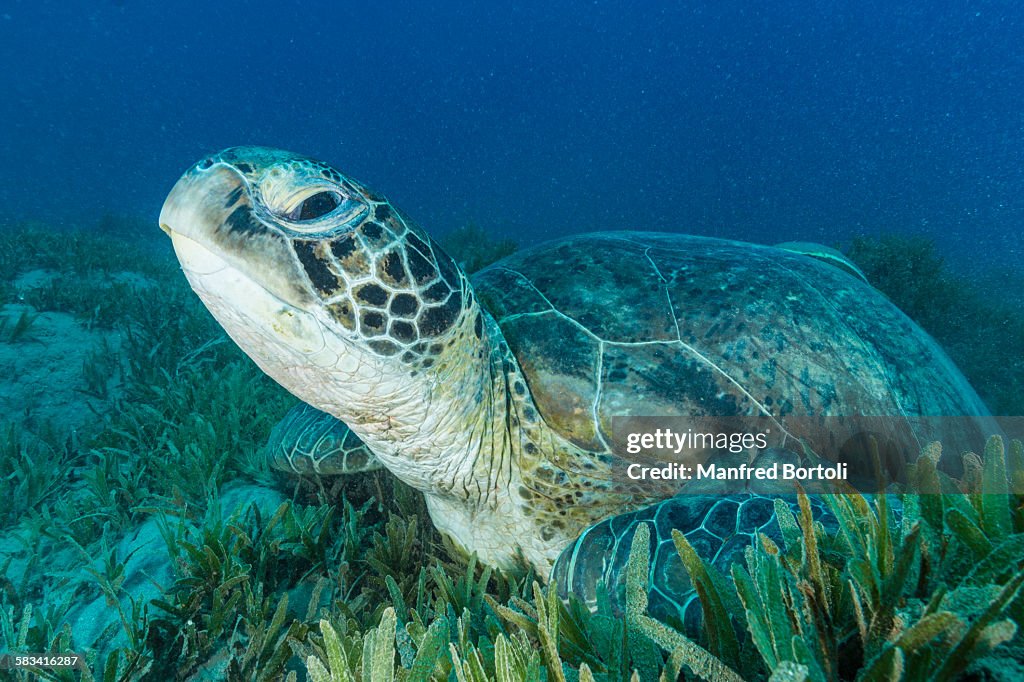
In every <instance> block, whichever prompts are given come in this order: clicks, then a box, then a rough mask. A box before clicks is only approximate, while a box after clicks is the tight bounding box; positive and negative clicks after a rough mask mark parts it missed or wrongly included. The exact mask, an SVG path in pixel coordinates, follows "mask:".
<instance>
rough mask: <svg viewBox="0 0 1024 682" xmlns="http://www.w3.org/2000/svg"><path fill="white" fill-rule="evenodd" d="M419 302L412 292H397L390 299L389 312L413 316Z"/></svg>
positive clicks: (399, 315)
mask: <svg viewBox="0 0 1024 682" xmlns="http://www.w3.org/2000/svg"><path fill="white" fill-rule="evenodd" d="M419 309H420V304H419V302H418V301H417V300H416V297H415V296H413V295H412V294H398V295H396V296H395V297H394V298H393V299H391V308H390V310H391V314H392V315H397V316H398V317H414V316H415V315H416V311H418V310H419Z"/></svg>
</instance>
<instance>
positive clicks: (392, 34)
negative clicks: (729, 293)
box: [0, 0, 1024, 264]
mask: <svg viewBox="0 0 1024 682" xmlns="http://www.w3.org/2000/svg"><path fill="white" fill-rule="evenodd" d="M657 4H658V3H647V2H642V3H641V2H636V3H629V2H586V3H583V2H579V3H550V2H537V3H532V2H531V3H514V5H512V6H506V4H505V3H503V2H492V3H475V5H477V6H474V4H473V3H462V2H457V1H455V0H445V1H443V2H433V3H430V2H382V3H358V4H357V3H337V4H335V3H327V2H323V3H306V4H304V5H303V6H302V7H301V8H300V9H296V8H295V7H292V5H291V3H284V2H275V3H270V2H223V3H221V2H218V3H207V2H177V3H158V2H133V1H131V0H125V1H124V2H120V3H111V2H107V3H97V2H84V1H78V0H55V1H51V2H29V1H26V2H2V3H0V161H2V165H0V217H2V218H8V219H10V218H29V219H44V220H54V221H56V220H63V221H78V222H85V223H91V222H94V221H95V220H97V219H98V218H99V215H100V214H102V213H103V212H105V211H113V212H117V213H129V214H141V215H145V216H147V217H149V218H151V219H154V220H155V217H156V215H157V214H158V212H159V208H160V204H161V202H162V200H163V197H164V195H165V194H166V192H167V190H168V189H169V188H170V186H171V185H172V184H173V182H174V181H175V179H176V177H177V175H178V174H179V173H180V172H181V171H182V170H184V169H185V168H186V167H187V166H188V165H190V164H191V163H192V162H194V161H195V160H197V159H198V158H199V157H200V156H201V155H203V154H204V153H206V152H209V151H212V150H216V149H219V148H221V147H225V146H229V145H235V144H268V145H276V146H281V147H286V148H291V149H294V150H297V151H302V152H306V153H309V154H311V155H314V156H319V157H322V158H324V159H326V160H328V161H331V162H333V163H334V164H335V165H336V166H338V167H339V168H341V169H342V170H344V171H346V172H348V173H350V174H352V175H353V176H355V177H357V178H359V179H361V180H363V181H364V182H366V183H368V184H370V185H371V186H374V187H376V188H377V189H379V190H380V191H382V192H384V193H386V194H388V195H389V196H390V197H391V198H392V199H393V200H395V201H396V203H398V204H399V205H400V206H402V207H403V208H404V209H405V210H406V211H407V212H408V213H410V214H411V215H412V216H413V217H414V218H416V219H417V220H418V221H419V222H420V223H422V224H423V225H424V226H426V227H427V228H428V229H433V230H435V231H444V230H446V229H450V228H451V227H454V226H456V225H459V224H462V223H464V222H466V221H468V220H475V221H477V222H478V223H480V224H482V225H484V226H486V227H488V228H491V229H493V230H500V231H502V232H508V233H510V234H512V235H514V236H516V237H518V238H519V239H521V240H523V241H533V240H535V239H540V238H542V237H543V236H545V235H548V234H558V233H565V232H574V231H584V230H592V229H609V228H614V229H621V228H631V229H632V228H640V229H670V230H683V231H689V232H697V233H703V234H713V235H721V236H730V237H740V238H746V239H752V240H755V241H763V242H774V241H779V240H783V239H794V238H801V239H812V240H818V241H824V242H829V243H832V242H837V241H842V240H844V239H848V238H849V237H851V236H852V235H856V234H866V233H877V232H880V231H892V230H897V231H904V232H920V233H927V234H931V235H934V236H935V237H936V239H937V240H939V241H940V242H941V243H942V244H943V246H944V248H945V249H946V250H947V251H948V252H950V253H955V254H957V255H959V256H960V258H959V260H961V261H963V262H974V263H975V264H978V263H984V264H988V263H992V262H996V261H998V262H1002V263H1010V262H1014V261H1015V260H1017V259H1019V258H1020V257H1021V254H1022V241H1024V237H1022V231H1024V163H1022V162H1024V48H1022V45H1024V8H1022V6H1021V4H1020V3H1019V2H932V1H930V0H918V1H917V2H915V3H908V2H893V1H891V0H872V1H869V2H856V3H851V2H806V1H804V2H795V1H793V0H790V1H789V2H779V3H771V4H772V5H773V7H772V8H771V9H766V8H756V7H754V5H755V3H751V2H747V1H745V0H742V1H735V0H733V1H725V2H722V1H714V2H700V3H680V4H678V5H676V4H675V3H673V6H672V7H666V8H665V9H659V8H656V7H655V5H657ZM665 4H666V5H668V4H669V3H665ZM757 4H761V3H757ZM552 5H553V6H552ZM154 229H155V227H154Z"/></svg>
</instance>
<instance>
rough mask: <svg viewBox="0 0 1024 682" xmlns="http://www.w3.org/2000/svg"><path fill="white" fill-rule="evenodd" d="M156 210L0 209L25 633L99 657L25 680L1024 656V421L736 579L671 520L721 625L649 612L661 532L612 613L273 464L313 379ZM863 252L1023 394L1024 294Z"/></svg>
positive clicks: (11, 581)
mask: <svg viewBox="0 0 1024 682" xmlns="http://www.w3.org/2000/svg"><path fill="white" fill-rule="evenodd" d="M150 233H157V231H156V229H155V227H152V226H149V225H145V224H139V223H138V222H136V221H133V220H131V219H127V218H123V217H117V216H107V217H106V218H104V219H103V220H102V221H101V223H100V225H98V226H91V227H89V228H88V229H81V230H64V231H62V232H60V233H59V235H58V237H59V238H55V233H54V231H53V229H52V228H51V227H49V226H46V225H8V226H5V227H3V229H2V230H0V295H2V302H3V308H2V311H0V363H2V365H0V370H2V371H3V373H4V379H3V390H2V391H0V405H2V409H3V412H2V413H0V414H2V419H3V424H2V425H0V500H3V502H2V504H0V647H2V650H3V652H5V653H14V652H36V653H38V652H77V653H79V654H82V655H83V656H84V665H83V666H82V667H81V668H79V669H77V670H73V671H72V670H49V669H34V668H20V669H12V670H4V671H0V675H4V676H6V678H5V679H12V680H35V679H44V680H78V679H82V680H105V681H111V682H113V681H116V680H190V681H192V680H194V681H199V680H268V681H269V680H280V679H288V680H312V681H315V682H321V681H327V680H330V681H342V680H344V681H361V682H386V681H391V680H454V681H457V682H470V681H474V682H475V681H478V680H480V681H482V680H500V681H502V682H512V681H514V680H552V681H562V680H564V681H567V682H575V681H577V680H579V681H581V682H586V681H588V680H605V681H609V682H611V681H618V680H622V681H623V682H625V681H630V680H640V681H643V682H646V681H654V680H676V679H686V680H689V679H703V680H715V681H718V680H777V681H787V682H790V681H792V682H799V681H801V680H812V681H815V682H819V681H820V682H826V681H828V682H831V681H838V680H897V679H902V680H957V679H967V680H1014V679H1024V644H1022V639H1021V634H1020V627H1021V624H1022V621H1024V594H1022V585H1024V507H1022V504H1024V446H1022V444H1021V442H1019V441H1017V440H1012V439H1010V438H1006V439H1004V438H1000V437H993V438H992V439H990V440H989V441H988V444H987V446H986V447H985V448H984V450H983V451H981V452H978V453H968V454H966V455H964V458H963V463H964V467H963V469H964V475H963V476H962V477H961V478H959V479H952V478H950V477H948V476H947V475H946V474H944V473H942V472H941V471H939V470H938V469H937V467H936V463H937V462H938V460H939V456H940V454H941V444H932V445H929V446H928V447H927V448H925V449H924V451H923V452H921V453H919V456H917V457H916V462H915V463H914V464H913V465H912V466H911V467H910V471H909V476H908V481H907V484H906V486H905V487H903V488H902V489H900V490H897V491H894V493H893V494H891V495H880V496H862V495H860V494H857V493H852V492H850V493H844V494H835V495H824V496H822V500H821V501H822V502H823V503H824V505H825V506H826V507H827V508H828V510H829V511H830V512H831V514H832V516H834V518H835V527H834V528H831V529H830V530H829V531H828V532H826V529H825V527H824V526H823V525H822V523H820V521H818V520H816V519H815V518H814V517H813V516H812V514H811V505H810V503H809V500H808V498H806V497H801V498H800V500H799V505H798V509H799V511H798V512H796V513H795V512H794V511H792V510H791V508H790V507H789V506H788V505H786V504H783V503H781V502H780V503H778V504H777V505H776V513H777V514H778V518H779V525H780V528H781V531H782V542H775V541H772V540H770V539H768V538H766V537H762V538H761V539H760V542H758V543H755V545H754V546H752V547H750V548H748V549H747V551H746V554H745V557H744V561H743V562H740V563H736V564H734V565H733V566H732V567H731V570H730V571H728V572H721V571H718V570H717V569H715V568H714V567H713V566H710V565H709V564H708V563H706V562H705V561H704V560H703V558H702V557H701V556H700V555H699V554H698V552H697V551H696V550H695V549H694V548H693V547H692V546H690V545H689V544H688V543H687V541H686V539H685V538H684V537H683V536H682V535H681V534H675V536H674V540H675V548H676V551H677V553H678V558H679V562H680V564H681V570H684V571H685V572H686V573H687V574H688V575H689V578H690V580H691V582H692V583H693V584H694V586H695V587H696V589H697V592H698V595H699V599H700V602H701V606H702V612H703V621H702V624H701V627H700V629H699V631H696V632H684V631H682V630H681V629H677V628H676V627H673V624H666V623H663V622H660V621H658V620H655V619H654V618H652V617H651V616H650V615H649V613H648V609H647V599H648V595H647V586H648V571H649V566H648V561H649V560H648V557H649V552H650V547H649V545H650V537H649V533H648V531H647V529H646V527H644V526H641V527H640V529H639V530H638V531H637V532H636V534H635V536H634V537H633V539H632V545H631V551H630V557H629V563H628V579H627V581H626V585H625V595H624V598H622V599H621V600H619V603H623V604H625V607H624V609H622V610H617V609H615V608H613V606H612V603H613V600H612V599H611V598H610V597H609V595H607V594H606V593H604V592H602V591H601V590H599V591H598V603H597V608H596V610H591V609H590V608H587V607H586V606H585V605H583V604H582V603H580V602H579V601H577V600H575V599H570V600H569V601H568V602H565V601H563V600H561V599H560V598H558V596H557V586H555V585H551V584H544V583H543V582H542V581H540V580H539V579H538V578H537V576H535V575H533V574H532V573H530V572H529V571H526V570H523V571H520V572H513V573H509V574H506V573H502V572H498V571H494V570H492V569H490V568H488V567H486V566H483V565H481V564H480V563H479V562H477V561H476V560H475V558H473V557H469V558H466V557H462V556H459V555H458V554H457V553H456V552H454V551H451V550H450V549H449V547H448V545H447V544H446V542H445V541H444V539H443V538H442V537H441V536H440V535H439V534H438V533H437V531H436V530H435V529H434V528H433V526H432V525H431V523H430V521H429V518H428V516H427V510H426V507H425V505H424V502H423V500H422V498H421V496H420V495H419V493H417V492H416V491H414V490H412V489H411V488H408V487H406V486H405V485H403V484H402V483H400V482H398V481H397V480H396V479H394V478H393V477H392V476H391V475H390V474H388V473H386V472H373V473H368V474H363V475H359V476H352V477H338V478H334V479H327V480H314V479H303V478H297V477H288V476H285V475H284V474H280V473H276V472H272V471H271V470H269V468H268V467H267V464H266V461H265V457H264V456H263V453H262V449H263V446H264V444H265V442H266V440H267V437H268V435H269V433H270V430H271V428H272V427H273V426H274V424H275V423H277V421H278V420H279V419H280V418H281V417H282V416H283V415H284V414H285V413H286V412H287V411H288V410H289V409H290V408H291V407H292V406H293V405H294V404H295V399H294V398H292V397H291V396H290V395H289V394H287V393H286V392H285V391H284V390H283V389H281V388H280V387H278V386H277V385H276V384H274V383H273V382H272V381H271V380H270V379H269V378H267V377H266V376H265V375H264V374H263V373H262V372H260V370H259V369H258V368H257V367H256V366H255V365H254V364H253V363H252V362H251V361H250V360H249V359H248V358H246V357H245V356H244V355H243V354H242V352H241V351H240V350H238V348H237V347H236V346H235V345H234V344H233V343H231V342H230V341H229V340H228V339H227V338H226V337H225V336H224V334H223V332H222V331H221V329H220V327H219V326H217V324H216V323H215V322H214V321H213V319H212V318H211V317H210V316H209V314H208V313H207V312H206V310H205V309H204V308H203V307H202V305H201V304H200V302H199V301H198V300H197V299H196V297H195V296H194V295H193V293H192V292H191V290H190V289H189V288H188V285H187V283H186V281H185V280H184V278H182V277H181V275H180V272H178V269H177V264H176V262H175V261H174V258H173V256H172V254H171V253H170V250H169V248H168V247H167V246H166V245H165V243H164V240H158V239H156V236H159V235H158V234H156V236H154V238H153V239H152V241H150V239H149V237H148V236H140V235H149V234H150ZM444 244H445V247H446V248H447V249H448V250H449V251H450V252H451V253H452V254H453V255H454V256H455V258H456V260H458V261H459V262H460V263H462V264H463V265H464V266H465V267H466V268H467V269H470V270H473V269H477V268H479V267H482V266H483V265H486V264H487V263H489V262H491V261H493V260H495V259H497V258H500V257H501V256H502V255H505V254H507V253H509V252H511V251H512V250H514V249H515V244H514V243H511V242H500V243H499V242H493V241H491V240H490V239H489V238H488V236H487V233H486V231H484V230H483V229H481V228H480V227H476V226H468V227H465V228H461V229H459V230H455V231H453V232H451V233H449V235H448V238H447V240H445V241H444ZM848 253H849V254H850V255H851V256H852V257H853V259H854V260H855V261H856V262H857V263H858V265H860V266H861V268H862V269H863V270H864V272H865V273H866V275H867V276H868V278H869V279H870V280H871V281H872V283H874V284H875V285H876V286H877V287H879V288H880V289H881V290H882V291H883V292H884V293H886V294H887V295H888V296H889V297H890V298H891V299H892V300H893V301H894V302H896V303H897V304H898V305H899V306H900V307H902V308H903V309H904V310H905V311H906V312H908V313H909V314H911V315H912V316H913V317H915V319H917V321H918V322H919V323H921V324H922V325H923V326H924V327H925V329H927V330H928V331H930V332H931V333H932V334H933V335H934V336H935V337H936V338H937V339H938V340H939V341H940V342H941V343H942V344H943V345H944V346H945V347H946V348H947V349H948V350H949V352H950V353H951V355H952V356H953V358H954V360H956V362H957V363H958V364H959V365H960V366H961V367H962V368H963V370H964V371H965V373H966V374H967V375H968V377H969V378H970V379H971V380H972V382H973V383H974V385H975V386H976V387H977V389H978V391H979V393H980V394H981V395H982V396H983V397H984V398H985V400H986V401H987V402H988V404H989V405H990V406H991V407H992V409H993V411H994V412H996V413H999V414H1016V415H1020V414H1024V385H1022V378H1024V368H1022V367H1021V363H1022V362H1024V311H1022V309H1021V308H1020V307H1019V306H1015V305H1014V304H1012V303H999V304H995V303H990V302H988V299H987V298H986V297H985V296H984V295H983V294H982V293H980V291H979V290H978V289H976V288H975V287H974V286H973V285H972V283H971V282H969V281H967V280H965V279H963V278H960V277H957V276H954V275H952V274H950V272H949V271H948V270H947V269H946V268H945V267H944V265H943V263H942V261H941V259H939V258H938V256H936V255H935V252H934V250H933V249H932V248H931V246H930V244H929V243H927V242H925V241H917V240H909V241H908V240H907V239H906V238H903V237H895V236H894V237H887V238H883V239H878V238H870V239H869V238H864V239H861V240H858V241H856V242H855V243H853V244H852V245H851V246H850V248H849V249H848ZM936 301H943V302H944V303H943V304H942V305H937V304H936ZM949 301H952V302H953V303H948V302H949Z"/></svg>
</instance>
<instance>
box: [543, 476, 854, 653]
mask: <svg viewBox="0 0 1024 682" xmlns="http://www.w3.org/2000/svg"><path fill="white" fill-rule="evenodd" d="M780 497H781V499H783V500H785V501H786V502H787V503H788V504H789V506H790V508H791V509H792V510H793V513H794V515H798V514H799V513H800V511H799V505H798V502H797V499H796V496H795V495H785V496H780ZM810 500H811V509H812V512H813V514H814V517H815V519H816V520H819V521H822V522H823V523H825V525H826V527H829V526H834V525H835V524H834V521H835V519H834V517H832V516H831V515H830V514H829V512H828V511H827V510H826V508H825V505H824V503H823V502H822V501H821V499H820V498H817V497H815V496H812V497H811V498H810ZM642 523H646V524H647V525H648V527H649V529H650V532H651V555H650V571H649V578H648V585H647V589H648V593H649V597H648V612H649V613H650V615H651V616H653V617H655V618H657V619H658V620H660V621H662V622H665V623H668V624H670V625H672V626H674V627H676V628H679V629H680V630H682V631H683V632H686V633H687V634H689V635H691V636H696V635H697V633H698V632H699V631H700V624H701V608H700V601H699V599H698V598H697V592H696V590H695V589H694V587H693V584H692V583H691V582H690V576H689V574H688V573H687V571H686V568H685V567H684V566H683V563H682V560H681V559H680V558H679V554H678V553H677V552H676V548H675V544H674V543H673V542H672V530H673V529H676V530H679V531H680V532H681V533H682V534H683V535H685V536H686V539H687V540H688V541H689V543H690V544H691V545H692V546H693V548H694V549H695V550H696V552H697V554H699V555H700V557H701V558H702V559H703V560H704V561H705V562H707V563H708V564H710V565H712V566H714V567H715V568H717V569H718V570H719V571H721V572H722V573H724V574H726V575H728V573H729V570H730V566H731V565H732V564H733V563H734V562H741V561H743V553H744V551H745V549H746V548H747V547H748V546H750V544H751V543H752V542H753V540H754V538H756V537H757V535H758V534H759V533H760V534H764V535H766V536H767V537H769V538H771V539H772V540H774V541H775V542H776V543H778V544H782V530H781V529H780V528H779V523H778V519H777V518H776V515H775V498H774V497H768V496H763V495H758V494H753V493H745V494H737V495H728V496H722V495H699V494H680V495H677V496H675V497H672V498H669V499H667V500H662V501H661V502H659V503H658V504H654V505H651V506H650V507H645V508H643V509H639V510H637V511H635V512H632V513H629V514H621V515H619V516H613V517H611V518H609V519H605V520H604V521H602V522H600V523H597V524H595V525H593V526H591V527H590V528H588V529H587V530H586V531H584V532H583V533H582V534H581V535H580V536H579V537H578V538H577V539H576V541H575V542H573V543H572V544H571V545H570V546H569V547H567V548H566V549H565V550H564V551H563V552H562V554H561V555H560V556H559V557H558V559H557V561H556V562H555V566H554V568H553V569H552V572H551V578H552V580H555V581H557V586H558V591H559V593H560V595H561V596H562V597H563V598H567V597H568V596H569V595H570V594H574V595H576V596H577V597H578V598H580V599H581V600H582V601H583V602H584V603H586V604H587V605H588V606H590V607H591V608H593V607H594V606H595V604H596V603H597V589H598V583H599V582H603V583H604V585H605V586H607V590H608V596H609V597H610V599H611V602H612V606H613V607H615V608H616V609H620V610H624V606H625V586H626V563H627V561H628V559H629V550H630V547H631V545H632V543H633V535H634V533H636V530H637V528H638V527H639V526H640V524H642Z"/></svg>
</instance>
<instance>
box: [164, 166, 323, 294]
mask: <svg viewBox="0 0 1024 682" xmlns="http://www.w3.org/2000/svg"><path fill="white" fill-rule="evenodd" d="M257 213H258V212H257V211H256V209H255V207H254V205H253V198H252V192H251V189H250V187H249V182H248V180H247V179H246V177H245V175H244V174H243V173H241V172H240V171H239V170H237V169H236V168H235V166H234V165H233V164H232V163H227V162H224V161H217V162H213V163H211V162H210V160H205V161H201V162H200V163H198V164H196V165H195V166H193V167H192V168H190V169H189V170H188V171H186V172H185V174H184V175H182V176H181V179H179V180H178V182H177V183H176V184H175V185H174V187H173V188H172V189H171V192H170V194H168V195H167V199H166V200H165V201H164V205H163V209H162V210H161V211H160V222H159V224H160V229H161V230H163V232H164V233H165V234H167V235H168V236H169V237H170V238H171V242H172V243H173V244H174V251H175V253H176V254H177V256H178V260H179V261H180V262H181V266H182V269H183V270H184V271H185V273H186V275H187V276H188V278H189V281H190V282H191V283H192V285H193V288H199V287H201V286H202V285H201V282H200V280H201V279H202V278H204V277H205V276H207V275H214V274H216V273H218V272H221V271H222V270H234V271H237V272H238V273H240V274H241V275H243V276H245V277H246V278H248V279H249V280H251V281H252V282H253V283H254V284H255V285H257V286H260V287H263V288H264V289H266V290H267V291H268V292H269V293H270V294H271V295H273V296H275V297H276V298H278V299H280V300H281V301H282V302H287V303H288V304H289V305H292V306H296V307H302V308H307V307H309V306H310V305H311V304H312V302H313V301H312V296H311V294H310V292H309V291H307V290H306V289H305V288H304V287H303V286H302V283H303V282H304V280H303V279H302V277H301V273H300V272H298V271H297V269H298V263H297V262H296V260H295V256H294V253H293V252H292V250H291V247H290V245H289V242H288V241H287V239H286V238H285V236H284V235H283V233H282V232H281V230H280V229H279V228H278V227H276V226H275V225H273V224H272V223H268V222H264V220H263V219H261V218H260V216H259V215H257Z"/></svg>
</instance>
